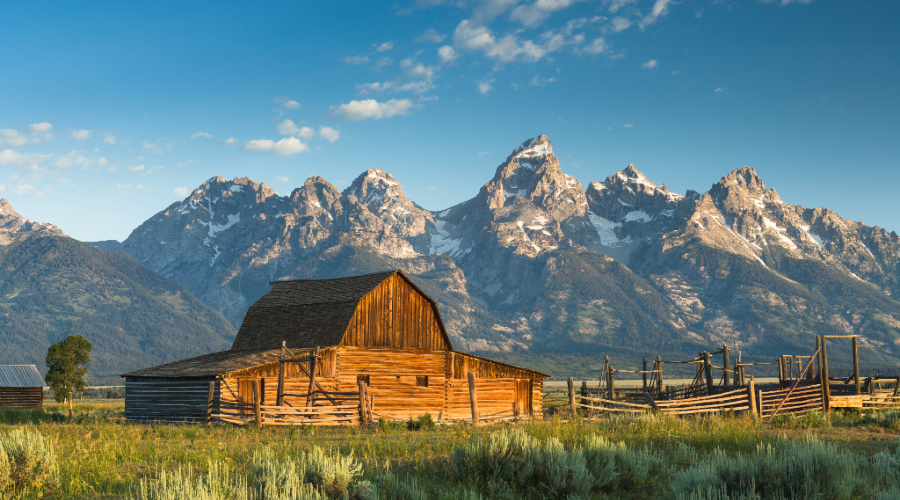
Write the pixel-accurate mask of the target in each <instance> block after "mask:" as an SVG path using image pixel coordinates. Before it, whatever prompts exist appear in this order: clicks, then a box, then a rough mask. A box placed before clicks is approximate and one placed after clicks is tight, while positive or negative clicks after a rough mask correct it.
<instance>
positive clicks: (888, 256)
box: [95, 136, 900, 369]
mask: <svg viewBox="0 0 900 500" xmlns="http://www.w3.org/2000/svg"><path fill="white" fill-rule="evenodd" d="M95 245H96V246H100V247H102V248H106V249H108V250H120V251H122V252H125V253H127V254H128V255H130V256H131V257H133V258H134V259H135V260H137V261H138V262H140V263H143V264H144V265H145V266H147V267H148V268H150V269H152V270H154V271H156V272H157V273H159V274H160V275H162V276H164V277H165V278H168V279H171V280H174V281H176V282H178V283H179V284H181V285H182V286H184V287H185V288H186V289H187V290H189V291H190V292H191V293H192V294H193V295H194V296H196V297H197V298H198V299H200V300H201V301H202V302H203V303H205V304H206V305H208V306H209V307H211V308H212V309H214V310H216V311H218V312H220V313H221V314H222V315H223V316H224V317H225V318H227V320H228V321H230V322H231V324H232V325H233V326H238V325H239V324H240V322H241V320H242V318H243V315H244V313H245V312H246V311H247V309H248V307H249V306H250V304H252V303H253V302H254V301H255V300H256V299H258V298H259V297H261V296H262V295H263V294H264V293H266V292H267V291H268V289H269V282H270V281H273V280H276V279H306V278H329V277H338V276H346V275H354V274H363V273H368V272H376V271H382V270H385V269H392V268H402V269H403V270H404V271H405V272H407V273H408V274H410V275H411V276H412V277H413V279H414V280H415V281H416V283H417V284H419V285H420V286H421V287H422V288H423V289H424V290H425V291H426V292H427V293H428V294H429V295H431V296H432V297H433V298H434V299H435V300H436V301H437V302H438V303H439V305H440V307H441V312H442V316H443V318H444V321H445V324H446V325H447V328H448V330H449V333H450V335H451V339H452V340H453V342H454V345H455V346H456V347H458V348H461V349H464V350H468V351H474V352H480V353H486V354H488V355H490V356H493V357H495V358H501V359H507V360H510V361H517V360H519V361H522V360H525V361H527V362H528V363H529V364H532V365H540V366H542V367H544V369H547V368H546V367H547V366H548V363H551V361H548V360H557V361H558V362H559V363H562V364H565V363H569V366H575V365H578V364H579V363H582V364H584V360H588V362H587V364H590V362H593V361H595V360H597V359H600V357H601V356H602V355H603V354H611V355H614V356H618V357H619V358H620V359H623V360H624V359H627V360H628V361H629V362H632V361H634V360H637V359H640V357H641V356H643V355H647V356H648V357H649V356H654V357H655V356H656V355H657V354H660V353H662V354H664V355H665V356H667V357H671V356H689V355H693V354H696V352H697V351H698V350H700V349H712V348H714V347H715V346H720V345H721V344H722V343H728V344H729V346H731V347H732V348H734V349H737V350H740V351H741V353H742V355H743V357H744V359H745V360H746V359H757V360H763V359H765V360H769V361H770V360H771V358H772V357H773V356H777V355H780V354H808V351H809V350H810V347H811V345H812V336H813V335H814V334H849V333H852V334H856V335H859V337H860V346H861V351H860V356H861V358H862V360H863V362H864V363H867V364H868V366H877V367H890V368H896V367H897V366H898V364H900V363H898V360H900V352H898V349H900V302H898V300H896V299H895V297H898V296H900V295H898V294H900V281H898V277H900V237H898V235H897V233H896V232H888V231H887V230H885V229H882V228H878V227H870V226H867V225H865V224H863V223H861V222H854V221H850V220H847V219H844V218H842V217H840V216H839V215H838V214H837V213H835V212H833V211H831V210H829V209H826V208H814V209H809V208H804V207H801V206H798V205H791V204H789V203H787V202H785V201H783V200H781V198H780V197H779V195H778V193H777V192H776V191H775V190H774V189H767V188H766V187H765V185H764V183H763V181H762V179H760V178H759V176H758V175H757V173H756V171H755V170H754V169H752V168H748V167H743V168H741V169H736V170H733V171H731V172H730V173H728V174H727V175H725V176H724V177H722V178H721V179H720V180H719V181H718V182H716V183H715V184H712V186H711V187H710V188H709V189H708V190H707V191H706V192H703V193H701V192H697V191H688V192H687V193H685V194H684V195H679V194H676V193H672V192H670V191H669V190H668V188H667V187H666V185H665V184H662V185H657V184H655V183H654V182H652V181H651V180H650V179H648V178H647V177H646V176H644V175H643V174H642V173H641V172H639V171H638V170H637V169H635V168H634V167H633V166H632V165H628V167H627V168H625V169H624V170H622V171H620V172H616V173H615V174H613V175H610V176H609V177H607V178H606V179H605V180H604V181H602V182H591V183H589V184H588V185H587V187H586V188H585V187H584V186H582V184H581V183H580V182H579V181H578V180H576V179H575V178H574V177H571V176H569V175H566V174H565V173H563V172H562V169H561V167H560V163H559V160H558V158H557V157H556V155H555V154H554V152H553V147H552V144H551V142H550V139H549V138H547V137H546V136H539V137H536V138H533V139H530V140H528V141H525V142H524V143H522V144H521V145H520V146H519V147H518V148H516V149H515V150H514V151H513V152H512V153H511V154H510V155H509V156H508V157H507V159H506V161H504V162H503V163H501V164H500V165H499V166H498V167H497V169H496V171H495V173H494V176H493V178H492V179H490V180H489V181H488V182H486V183H485V184H484V185H483V186H482V187H481V189H480V190H479V192H478V193H477V194H476V195H475V196H474V197H473V198H471V199H469V200H467V201H465V202H463V203H460V204H458V205H456V206H453V207H450V208H447V209H446V210H441V211H435V212H432V211H428V210H425V209H423V208H422V207H420V206H419V205H417V204H416V203H414V202H413V201H411V200H409V199H408V198H407V197H406V195H405V194H404V192H403V189H402V187H401V185H400V182H399V181H398V180H397V179H395V178H394V177H393V176H391V175H390V174H389V173H387V172H384V171H383V170H380V169H369V170H367V171H365V172H363V173H362V174H361V175H360V176H359V177H358V178H356V179H355V180H354V181H353V183H352V184H351V185H350V186H349V187H347V188H346V189H344V190H343V191H340V190H338V189H337V188H336V187H335V186H334V185H332V184H331V183H329V182H328V181H327V180H326V179H323V178H321V177H312V178H310V179H308V180H307V181H306V182H305V183H304V184H303V186H302V187H299V188H297V189H295V190H294V191H293V192H291V194H290V195H288V196H279V195H278V194H276V193H275V191H274V190H272V189H271V188H270V187H269V186H267V185H265V184H260V183H256V182H254V181H252V180H251V179H249V178H237V179H233V180H226V179H224V178H222V177H214V178H212V179H209V180H208V181H206V182H204V183H203V184H202V185H200V186H199V187H198V188H197V189H195V190H194V191H193V192H192V193H191V194H190V195H189V196H188V197H187V198H185V199H184V200H182V201H179V202H176V203H173V204H172V205H170V206H169V207H167V208H166V209H164V210H162V211H160V212H159V213H157V214H156V215H154V216H153V217H151V218H150V219H148V220H147V221H145V222H144V223H143V224H141V225H140V226H139V227H138V228H136V229H135V230H134V231H133V232H132V234H131V235H130V236H129V237H128V238H127V239H126V240H125V241H124V242H122V243H118V242H114V241H108V242H98V243H95ZM845 351H848V350H847V349H843V350H841V349H836V350H835V353H834V356H835V361H836V362H841V360H844V361H846V360H847V355H848V354H849V353H848V352H845ZM592 360H593V361H592ZM557 366H562V365H559V364H558V365H557Z"/></svg>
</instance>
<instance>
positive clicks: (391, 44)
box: [375, 42, 394, 52]
mask: <svg viewBox="0 0 900 500" xmlns="http://www.w3.org/2000/svg"><path fill="white" fill-rule="evenodd" d="M393 48H394V42H384V43H382V44H381V45H379V46H378V47H376V48H375V50H376V51H377V52H387V51H389V50H391V49H393Z"/></svg>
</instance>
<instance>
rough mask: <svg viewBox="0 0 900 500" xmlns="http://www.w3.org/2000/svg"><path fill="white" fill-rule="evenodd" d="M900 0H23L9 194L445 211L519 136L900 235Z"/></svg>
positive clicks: (79, 221) (54, 215) (6, 79)
mask: <svg viewBox="0 0 900 500" xmlns="http://www.w3.org/2000/svg"><path fill="white" fill-rule="evenodd" d="M898 22H900V2H896V1H882V0H873V1H865V2H861V1H849V0H848V1H838V0H814V1H813V0H772V1H768V2H763V1H757V0H742V1H729V0H715V1H714V0H680V1H675V0H598V1H587V0H584V1H573V0H537V1H535V0H522V1H516V0H485V1H480V2H479V1H475V2H472V1H456V2H454V1H441V0H398V3H395V4H390V3H380V2H359V3H355V2H284V3H276V2H270V3H266V2H247V3H233V2H208V3H202V2H164V1H158V2H153V3H144V4H137V3H136V2H92V3H75V2H44V1H35V2H16V3H11V4H9V5H5V6H4V13H3V16H2V17H0V45H2V47H4V50H3V51H0V68H2V76H0V186H2V190H0V196H2V197H5V198H7V199H9V200H10V202H11V203H12V204H13V206H14V207H15V208H16V209H17V210H18V211H19V212H20V213H21V214H23V215H24V216H26V217H29V218H31V219H35V220H39V221H44V222H50V223H53V224H56V225H58V226H60V227H61V228H62V229H63V230H64V231H65V232H66V233H67V234H69V235H71V236H73V237H75V238H78V239H82V240H87V241H92V240H102V239H118V240H122V239H124V238H126V237H127V236H128V234H129V233H130V232H131V230H132V229H134V228H135V227H137V226H138V225H139V224H140V223H141V222H143V221H144V220H146V219H147V218H149V217H150V216H151V215H153V214H154V213H156V212H158V211H160V210H162V209H164V208H165V207H166V206H167V205H169V204H170V203H172V202H174V201H176V200H179V199H182V198H183V197H184V196H186V194H187V193H188V192H189V191H191V190H193V189H194V188H195V187H196V186H197V185H199V184H200V183H202V182H203V181H205V180H206V179H208V178H210V177H213V176H215V175H222V176H224V177H226V178H233V177H244V176H247V177H250V178H252V179H254V180H256V181H257V182H265V183H266V184H268V185H270V186H272V187H273V188H274V189H275V190H276V191H277V192H279V193H281V194H287V193H289V192H290V191H291V190H292V189H293V188H295V187H298V186H300V185H302V184H303V181H304V180H305V179H306V178H308V177H310V176H312V175H320V176H322V177H325V178H326V179H328V180H329V181H331V182H332V183H334V184H335V185H336V186H337V187H338V188H341V189H342V188H344V187H346V186H347V185H348V184H349V182H351V181H352V180H353V179H354V178H355V177H356V176H357V175H359V174H360V173H361V172H363V171H364V170H366V169H368V168H375V167H377V168H382V169H384V170H386V171H388V172H390V173H391V174H393V175H394V176H395V177H397V179H398V180H400V182H401V183H402V185H403V187H404V189H405V191H406V193H407V195H408V196H409V197H410V198H411V199H412V200H413V201H416V202H417V203H419V204H420V205H422V206H424V207H425V208H428V209H432V210H438V209H443V208H446V207H449V206H452V205H454V204H456V203H459V202H461V201H464V200H466V199H468V198H470V197H472V196H474V195H475V194H476V193H477V190H478V188H479V187H480V186H481V185H482V184H484V183H485V182H486V181H487V180H489V179H490V178H491V177H492V175H493V173H494V169H495V168H496V166H497V165H498V164H499V163H501V162H502V161H503V160H504V159H505V158H506V156H507V155H508V154H509V153H510V152H511V151H512V150H513V149H514V148H515V147H516V146H518V144H519V143H521V142H522V141H524V140H526V139H528V138H530V137H534V136H536V135H539V134H546V135H548V136H550V138H551V140H552V141H553V146H554V150H555V152H556V154H557V155H558V156H559V158H560V161H561V163H562V167H563V170H564V171H565V172H567V173H569V174H571V175H574V176H576V177H577V178H578V179H579V180H580V181H582V183H587V182H590V181H592V180H603V179H605V178H606V177H607V176H608V175H610V174H612V173H614V172H615V171H617V170H621V169H623V168H624V167H625V166H626V165H628V164H629V163H633V164H634V165H635V166H636V167H637V168H638V169H640V170H641V171H643V172H644V173H645V174H646V175H647V176H648V177H649V178H650V179H651V180H653V181H654V182H656V183H658V184H659V183H667V184H668V186H669V188H670V189H672V190H675V191H677V192H680V193H684V191H685V190H687V189H695V190H698V191H705V190H707V189H709V186H710V185H711V184H712V183H714V182H716V181H717V180H718V179H719V178H720V177H721V176H723V175H725V174H727V173H728V172H729V171H730V170H731V169H733V168H739V167H741V166H743V165H749V166H751V167H754V168H756V169H757V171H758V173H759V174H760V175H761V177H762V178H763V180H764V181H765V182H766V185H767V187H775V188H776V189H777V190H778V192H779V193H780V194H781V196H782V198H783V199H784V200H785V201H787V202H789V203H795V204H801V205H803V206H807V207H815V206H825V207H829V208H832V209H834V210H836V211H837V212H838V213H840V214H841V215H843V216H844V217H847V218H850V219H853V220H862V221H865V222H866V223H868V224H870V225H879V226H882V227H886V228H887V229H889V230H900V211H898V210H897V199H898V197H897V194H896V193H897V188H898V177H900V176H898V170H900V169H898V166H900V162H898V157H900V140H898V139H900V113H898V110H900V97H898V92H897V90H896V89H897V82H898V80H900V56H898V55H897V54H898V49H900V30H897V29H896V26H897V25H898Z"/></svg>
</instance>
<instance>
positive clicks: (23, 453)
mask: <svg viewBox="0 0 900 500" xmlns="http://www.w3.org/2000/svg"><path fill="white" fill-rule="evenodd" d="M58 486H59V470H58V467H57V464H56V454H55V453H54V451H53V445H51V444H50V442H49V440H48V439H46V438H44V436H42V435H41V434H40V433H39V432H36V431H30V430H25V429H13V430H11V431H10V432H9V433H8V434H5V435H0V493H4V494H8V495H9V496H11V497H13V498H16V497H21V496H24V495H27V494H29V493H36V494H38V496H41V495H43V494H44V493H48V492H52V491H53V490H55V489H56V488H57V487H58Z"/></svg>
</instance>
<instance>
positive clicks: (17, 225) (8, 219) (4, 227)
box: [0, 198, 65, 245]
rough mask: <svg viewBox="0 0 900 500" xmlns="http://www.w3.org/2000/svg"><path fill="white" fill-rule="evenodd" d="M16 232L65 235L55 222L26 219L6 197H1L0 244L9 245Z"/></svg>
mask: <svg viewBox="0 0 900 500" xmlns="http://www.w3.org/2000/svg"><path fill="white" fill-rule="evenodd" d="M15 233H37V234H41V235H44V236H65V235H64V234H63V232H62V230H60V229H59V228H58V227H56V226H54V225H53V224H46V223H43V222H36V221H33V220H29V219H26V218H25V217H22V216H21V215H19V213H18V212H16V211H15V209H13V207H12V204H10V203H9V200H7V199H6V198H0V245H8V244H9V243H11V242H12V240H13V239H14V236H15Z"/></svg>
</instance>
